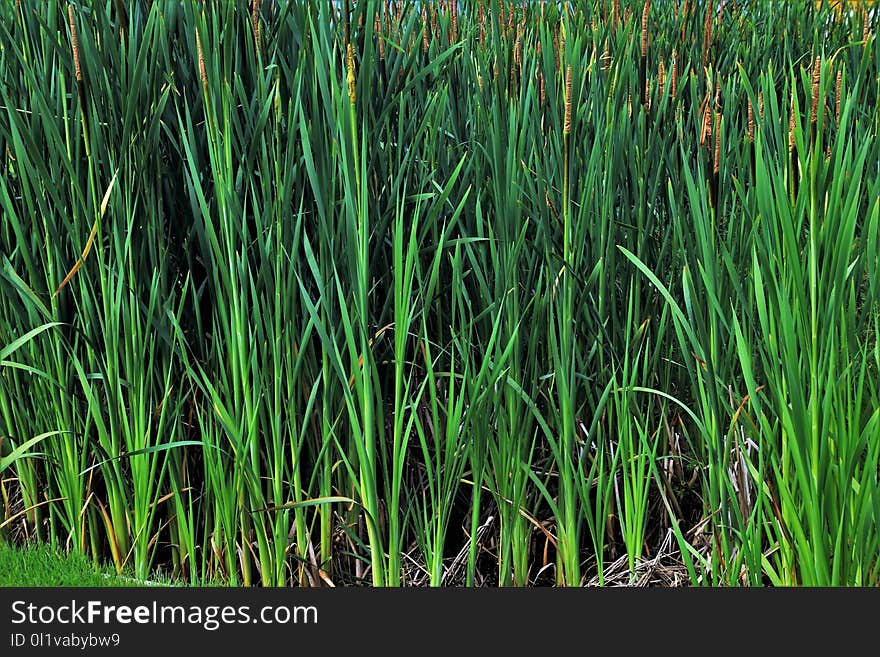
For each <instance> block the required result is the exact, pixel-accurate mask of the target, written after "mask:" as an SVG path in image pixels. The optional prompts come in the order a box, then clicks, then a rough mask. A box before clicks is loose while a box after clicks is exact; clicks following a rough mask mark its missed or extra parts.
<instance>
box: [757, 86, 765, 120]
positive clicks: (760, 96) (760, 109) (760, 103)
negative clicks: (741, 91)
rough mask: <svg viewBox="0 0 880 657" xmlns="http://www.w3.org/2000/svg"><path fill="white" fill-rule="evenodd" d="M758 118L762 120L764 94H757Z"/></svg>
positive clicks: (760, 92)
mask: <svg viewBox="0 0 880 657" xmlns="http://www.w3.org/2000/svg"><path fill="white" fill-rule="evenodd" d="M758 118H759V119H760V120H761V121H763V120H764V92H763V91H759V92H758Z"/></svg>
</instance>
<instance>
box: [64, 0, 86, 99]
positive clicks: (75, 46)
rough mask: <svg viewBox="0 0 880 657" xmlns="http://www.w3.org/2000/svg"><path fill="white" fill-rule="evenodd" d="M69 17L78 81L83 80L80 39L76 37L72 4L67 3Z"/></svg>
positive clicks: (74, 66) (71, 45) (71, 44)
mask: <svg viewBox="0 0 880 657" xmlns="http://www.w3.org/2000/svg"><path fill="white" fill-rule="evenodd" d="M67 17H68V18H69V19H70V48H71V50H73V68H74V70H75V71H76V81H77V82H82V79H83V76H82V69H81V68H80V65H79V39H77V37H76V22H75V21H74V19H73V7H72V6H71V5H67Z"/></svg>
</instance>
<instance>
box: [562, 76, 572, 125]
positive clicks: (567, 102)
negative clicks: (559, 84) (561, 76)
mask: <svg viewBox="0 0 880 657" xmlns="http://www.w3.org/2000/svg"><path fill="white" fill-rule="evenodd" d="M562 134H564V135H566V136H568V135H570V134H571V65H570V64H569V66H568V68H567V69H566V71H565V125H564V126H563V129H562Z"/></svg>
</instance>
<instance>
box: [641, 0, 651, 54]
mask: <svg viewBox="0 0 880 657" xmlns="http://www.w3.org/2000/svg"><path fill="white" fill-rule="evenodd" d="M650 11H651V0H645V6H644V8H643V9H642V59H644V58H646V57H647V56H648V13H649V12H650Z"/></svg>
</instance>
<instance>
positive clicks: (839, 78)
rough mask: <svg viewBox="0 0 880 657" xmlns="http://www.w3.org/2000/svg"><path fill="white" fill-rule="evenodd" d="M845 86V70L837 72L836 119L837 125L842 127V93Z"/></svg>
mask: <svg viewBox="0 0 880 657" xmlns="http://www.w3.org/2000/svg"><path fill="white" fill-rule="evenodd" d="M842 88H843V71H838V72H837V85H836V89H835V96H836V97H835V101H834V119H835V121H836V123H837V126H838V127H840V93H841V90H842Z"/></svg>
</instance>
